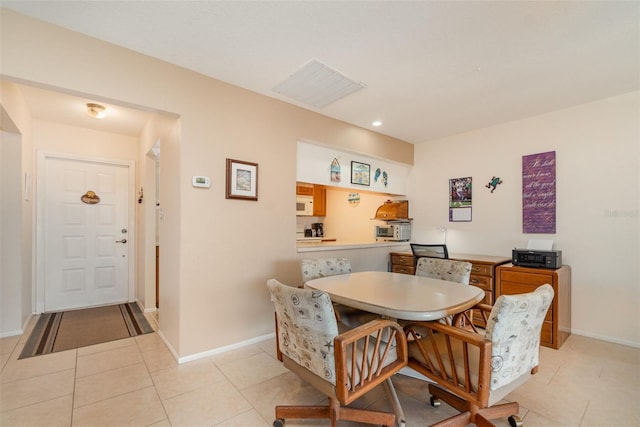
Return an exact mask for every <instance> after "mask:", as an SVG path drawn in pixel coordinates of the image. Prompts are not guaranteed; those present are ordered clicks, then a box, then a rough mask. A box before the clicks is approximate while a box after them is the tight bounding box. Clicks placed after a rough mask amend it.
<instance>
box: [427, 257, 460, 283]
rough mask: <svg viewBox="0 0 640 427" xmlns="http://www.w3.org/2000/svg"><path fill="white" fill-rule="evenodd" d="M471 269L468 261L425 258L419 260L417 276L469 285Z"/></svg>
mask: <svg viewBox="0 0 640 427" xmlns="http://www.w3.org/2000/svg"><path fill="white" fill-rule="evenodd" d="M471 267H472V264H471V263H470V262H466V261H454V260H451V259H440V258H426V257H423V258H418V263H417V264H416V273H415V274H416V276H424V277H432V278H434V279H440V280H448V281H450V282H457V283H462V284H464V285H468V284H469V277H470V276H471Z"/></svg>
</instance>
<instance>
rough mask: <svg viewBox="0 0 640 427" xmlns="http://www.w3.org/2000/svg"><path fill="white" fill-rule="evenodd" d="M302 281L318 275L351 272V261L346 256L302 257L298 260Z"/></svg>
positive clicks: (324, 275) (315, 277)
mask: <svg viewBox="0 0 640 427" xmlns="http://www.w3.org/2000/svg"><path fill="white" fill-rule="evenodd" d="M300 270H301V272H302V282H303V283H305V282H306V281H307V280H311V279H317V278H319V277H327V276H335V275H336V274H346V273H351V261H350V260H349V259H348V258H324V259H303V260H302V261H300Z"/></svg>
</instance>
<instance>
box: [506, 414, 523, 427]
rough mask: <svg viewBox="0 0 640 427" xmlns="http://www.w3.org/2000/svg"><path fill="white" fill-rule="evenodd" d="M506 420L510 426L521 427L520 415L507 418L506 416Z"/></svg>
mask: <svg viewBox="0 0 640 427" xmlns="http://www.w3.org/2000/svg"><path fill="white" fill-rule="evenodd" d="M507 421H509V425H510V426H511V427H522V426H523V425H524V423H523V422H522V420H521V419H520V417H519V416H517V415H512V416H510V417H509V418H507Z"/></svg>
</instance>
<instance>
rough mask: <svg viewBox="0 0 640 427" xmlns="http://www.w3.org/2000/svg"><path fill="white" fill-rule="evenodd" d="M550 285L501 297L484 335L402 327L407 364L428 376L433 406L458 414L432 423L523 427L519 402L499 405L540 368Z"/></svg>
mask: <svg viewBox="0 0 640 427" xmlns="http://www.w3.org/2000/svg"><path fill="white" fill-rule="evenodd" d="M552 300H553V288H552V287H551V286H550V285H542V286H540V287H538V288H537V289H536V290H535V291H534V292H530V293H527V294H517V295H501V296H500V297H499V298H498V300H497V301H496V303H495V305H494V306H493V308H492V307H491V306H488V305H486V304H478V305H476V306H475V307H474V309H480V310H484V311H485V312H490V314H489V315H488V317H486V319H487V327H486V330H485V331H484V333H483V334H478V333H475V332H472V331H468V330H464V329H460V328H457V327H454V326H450V325H445V324H442V323H440V322H415V323H411V324H408V325H406V326H405V332H406V334H407V337H408V340H409V367H411V368H413V369H414V370H415V371H417V372H419V373H421V374H422V375H424V376H426V377H427V378H429V379H430V380H432V381H433V382H434V383H435V384H432V383H430V384H429V393H431V405H432V406H438V405H439V399H441V400H443V401H445V402H446V403H448V404H449V405H451V406H452V407H454V408H455V409H457V410H458V411H460V412H461V413H460V414H459V415H456V416H454V417H451V418H449V419H446V420H443V421H440V422H438V423H436V424H432V426H431V427H436V426H447V427H452V426H460V427H462V426H466V425H468V424H469V423H473V424H476V425H478V426H493V424H492V423H491V422H490V421H489V420H490V419H495V418H501V417H508V421H509V425H511V426H512V427H516V426H521V425H522V422H521V421H520V419H519V418H518V416H517V415H518V412H519V410H520V408H519V405H518V402H510V403H505V404H500V405H497V404H496V403H497V402H499V401H500V400H502V399H503V398H504V397H505V396H506V395H507V394H509V393H510V392H512V391H513V390H515V389H516V388H517V387H519V386H520V385H522V384H523V383H524V382H525V381H527V380H528V379H529V377H530V376H531V375H533V374H535V373H536V372H537V371H538V357H539V352H540V332H541V330H542V324H543V322H544V318H545V316H546V313H547V310H548V309H549V305H550V304H551V301H552Z"/></svg>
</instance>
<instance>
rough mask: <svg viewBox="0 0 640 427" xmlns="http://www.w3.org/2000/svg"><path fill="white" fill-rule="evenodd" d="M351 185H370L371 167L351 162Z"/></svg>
mask: <svg viewBox="0 0 640 427" xmlns="http://www.w3.org/2000/svg"><path fill="white" fill-rule="evenodd" d="M351 183H352V184H358V185H370V183H371V165H368V164H366V163H360V162H353V161H352V162H351Z"/></svg>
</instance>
